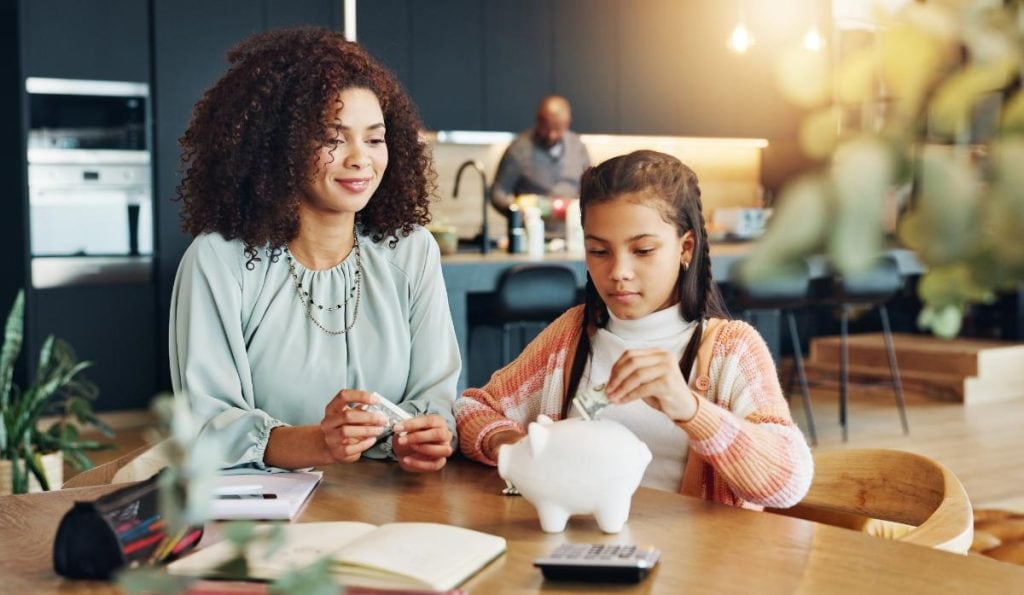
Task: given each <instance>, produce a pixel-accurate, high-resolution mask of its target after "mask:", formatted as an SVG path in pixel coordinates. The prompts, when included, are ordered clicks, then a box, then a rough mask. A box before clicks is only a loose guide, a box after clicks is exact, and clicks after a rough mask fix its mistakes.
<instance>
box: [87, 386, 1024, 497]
mask: <svg viewBox="0 0 1024 595" xmlns="http://www.w3.org/2000/svg"><path fill="white" fill-rule="evenodd" d="M798 395H799V393H796V394H794V395H793V396H792V398H791V399H790V408H791V410H792V412H793V418H794V419H795V420H796V421H797V423H798V424H799V425H800V427H801V428H806V423H805V421H804V415H803V408H802V404H801V402H800V398H799V396H798ZM907 400H908V403H907V405H908V409H907V416H908V418H909V422H910V435H909V436H904V435H903V434H902V431H901V429H900V423H899V416H898V414H897V412H896V405H895V401H894V399H893V395H892V390H891V388H890V387H889V386H888V385H884V386H874V387H871V386H868V387H864V386H855V387H853V388H852V389H851V395H850V400H849V402H850V430H849V442H847V443H843V442H842V437H841V433H840V429H839V419H838V412H839V406H838V397H837V394H836V392H835V391H834V390H830V389H828V388H826V387H812V392H811V402H812V404H813V410H814V418H815V422H816V425H817V430H818V446H817V449H819V450H836V449H843V448H895V449H899V450H908V451H912V452H916V453H919V454H922V455H925V456H927V457H931V458H933V459H935V460H937V461H939V462H941V463H943V464H944V465H946V466H947V467H949V468H950V469H951V470H952V471H953V472H954V473H955V474H956V475H957V477H959V478H960V480H961V481H962V482H963V484H964V486H965V487H966V489H967V493H968V495H969V496H970V497H971V501H972V502H973V503H974V505H975V507H990V506H992V507H1002V508H1011V509H1014V510H1020V511H1024V400H1018V401H1011V402H1004V403H979V404H974V405H967V406H964V405H961V404H959V403H950V402H940V401H935V400H932V399H928V398H926V397H924V396H922V395H920V394H914V393H908V395H907ZM147 431H151V430H150V428H140V427H129V428H126V429H123V430H120V431H119V433H118V436H117V438H116V440H115V441H116V443H117V445H118V449H117V450H115V451H103V452H100V453H95V456H94V457H93V458H94V460H96V462H97V463H99V462H103V461H107V460H110V459H113V458H116V457H117V456H120V454H123V453H125V452H130V451H131V450H133V449H135V448H136V447H138V446H139V445H141V444H143V441H144V438H143V436H144V434H145V433H146V432H147Z"/></svg>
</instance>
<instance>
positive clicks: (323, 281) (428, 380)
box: [170, 27, 460, 471]
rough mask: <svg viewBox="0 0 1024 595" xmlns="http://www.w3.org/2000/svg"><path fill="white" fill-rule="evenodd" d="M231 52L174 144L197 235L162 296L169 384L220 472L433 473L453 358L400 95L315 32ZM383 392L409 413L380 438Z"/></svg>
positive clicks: (360, 60)
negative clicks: (365, 468) (353, 469)
mask: <svg viewBox="0 0 1024 595" xmlns="http://www.w3.org/2000/svg"><path fill="white" fill-rule="evenodd" d="M228 59H229V61H230V62H231V68H230V70H229V71H228V72H227V74H225V75H224V77H223V78H221V79H220V80H219V81H218V82H217V83H215V84H214V85H213V87H212V88H210V90H208V91H207V92H206V94H205V95H204V96H203V99H202V100H201V101H200V102H199V103H198V105H197V106H196V109H195V112H194V115H193V119H192V122H191V123H190V124H189V127H188V130H187V131H186V132H185V136H184V137H183V138H182V140H181V144H182V147H183V171H184V172H185V175H184V178H183V180H182V183H181V186H180V187H179V193H180V197H181V202H182V218H183V222H184V227H185V229H186V231H188V232H189V233H191V234H192V235H193V236H195V240H194V241H193V242H192V245H191V246H190V247H189V249H188V251H187V252H186V253H185V255H184V257H183V258H182V261H181V265H180V266H179V268H178V275H177V278H176V279H175V283H174V293H173V296H172V305H171V325H170V326H171V329H170V342H171V353H170V355H171V380H172V381H173V385H174V389H175V391H185V392H187V393H188V395H189V398H190V399H191V402H192V409H193V411H194V412H195V414H196V415H197V416H198V417H199V418H200V420H201V422H202V424H203V430H202V431H203V432H204V433H211V434H218V435H219V436H220V437H221V438H222V440H223V442H224V445H225V450H224V452H223V453H220V454H222V456H223V465H224V466H225V467H255V468H260V469H262V468H265V467H281V468H289V469H293V468H299V467H310V466H315V465H326V464H330V463H350V462H354V461H356V460H358V459H360V458H362V457H370V458H377V459H385V458H386V459H393V460H397V461H398V464H399V465H400V466H401V467H402V468H403V469H405V470H408V471H433V470H437V469H440V468H441V467H442V466H444V464H445V461H446V460H447V457H448V456H449V455H450V454H451V453H452V450H453V447H454V442H453V433H454V430H455V420H454V418H453V416H452V401H453V400H454V398H455V386H456V382H457V379H458V376H459V369H460V360H459V352H458V346H457V343H456V341H455V331H454V328H453V326H452V319H451V315H450V313H449V310H448V303H447V298H446V294H445V290H444V281H443V279H442V277H441V263H440V252H439V250H438V247H437V244H436V243H435V242H434V240H433V238H432V237H431V235H430V233H429V232H427V231H426V229H424V228H423V227H422V226H423V225H424V224H425V223H426V222H427V221H428V220H429V215H428V211H427V206H428V201H429V195H430V191H431V180H430V174H431V167H430V159H429V155H428V154H427V152H426V149H425V147H424V146H423V144H422V143H421V142H420V140H419V138H418V134H419V129H420V128H421V124H420V121H419V118H418V117H417V115H416V110H415V108H414V107H413V105H412V102H411V101H410V100H409V97H408V96H407V95H406V94H405V92H404V91H402V89H401V87H400V86H399V84H398V82H397V81H396V80H395V77H394V76H393V75H392V74H391V73H390V72H388V71H387V70H385V69H384V68H383V67H382V66H381V65H379V64H377V63H376V62H374V61H373V59H372V58H370V56H368V55H367V54H366V52H364V51H363V50H362V48H360V47H359V46H358V45H356V44H354V43H350V42H348V41H346V40H345V39H344V37H343V36H342V35H341V34H340V33H337V32H333V31H329V30H327V29H319V28H309V27H306V28H297V29H282V30H276V31H271V32H267V33H262V34H259V35H256V36H253V37H251V38H249V39H247V40H245V41H243V42H242V43H241V44H239V45H238V46H236V47H235V48H234V49H232V50H231V52H229V54H228ZM373 393H378V394H379V395H380V396H375V395H374V394H373ZM378 399H388V400H390V401H392V402H395V403H397V404H398V406H399V407H400V408H402V409H404V410H405V411H406V412H407V413H409V414H411V415H413V417H412V418H411V419H408V420H406V421H403V422H401V423H399V424H398V425H396V426H394V428H393V429H394V433H391V432H387V431H386V429H385V427H386V423H385V422H386V419H385V417H384V415H383V414H382V413H379V412H372V411H367V410H363V409H365V408H366V407H367V406H369V405H374V404H376V403H377V402H378ZM353 406H354V407H353Z"/></svg>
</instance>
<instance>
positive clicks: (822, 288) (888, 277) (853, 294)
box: [815, 255, 910, 442]
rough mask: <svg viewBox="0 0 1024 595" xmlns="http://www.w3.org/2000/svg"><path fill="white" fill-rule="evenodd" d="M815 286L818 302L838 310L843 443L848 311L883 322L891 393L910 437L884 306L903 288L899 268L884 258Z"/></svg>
mask: <svg viewBox="0 0 1024 595" xmlns="http://www.w3.org/2000/svg"><path fill="white" fill-rule="evenodd" d="M823 281H824V282H823V283H819V284H818V285H817V287H818V288H817V290H816V291H815V293H817V294H818V295H819V301H820V302H822V303H825V304H830V305H834V306H837V307H838V308H839V425H840V426H841V427H842V430H843V441H844V442H845V441H846V439H847V417H848V414H847V399H848V396H847V393H848V388H849V381H850V378H849V376H850V370H849V367H850V361H849V359H850V354H849V345H848V337H849V333H850V329H849V326H850V311H851V310H852V309H853V308H855V307H868V308H877V309H878V314H879V317H880V318H881V320H882V336H883V338H884V340H885V350H886V355H887V356H888V360H889V373H890V375H891V377H892V388H893V393H894V394H895V397H896V406H897V408H898V409H899V414H900V423H901V425H902V426H903V433H904V434H909V433H910V428H909V426H908V424H907V409H906V402H905V400H904V398H903V383H902V382H901V381H900V368H899V365H898V364H897V362H896V347H895V344H894V343H893V339H892V328H891V327H890V324H889V311H888V309H886V307H885V304H886V302H888V301H889V300H890V299H892V297H893V296H895V295H896V293H897V292H898V291H899V290H900V289H902V288H903V276H902V275H901V274H900V269H899V265H898V263H897V262H896V259H895V258H893V257H892V256H888V255H886V256H883V257H881V258H879V259H878V260H876V261H875V263H874V264H873V265H872V266H871V267H870V268H868V269H867V270H865V271H863V272H860V273H853V274H846V275H838V274H837V275H834V276H833V277H832V278H830V279H825V280H823Z"/></svg>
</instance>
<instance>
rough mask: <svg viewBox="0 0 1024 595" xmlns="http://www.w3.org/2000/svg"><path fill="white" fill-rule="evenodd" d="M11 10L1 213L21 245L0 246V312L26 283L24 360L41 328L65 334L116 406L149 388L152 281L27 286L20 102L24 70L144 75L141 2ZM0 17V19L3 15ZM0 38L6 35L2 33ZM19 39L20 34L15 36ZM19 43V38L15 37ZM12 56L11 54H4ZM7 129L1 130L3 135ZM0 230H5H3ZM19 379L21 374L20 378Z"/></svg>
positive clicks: (27, 3) (35, 348) (33, 354)
mask: <svg viewBox="0 0 1024 595" xmlns="http://www.w3.org/2000/svg"><path fill="white" fill-rule="evenodd" d="M10 4H12V5H14V6H13V7H12V9H14V7H17V8H16V9H17V10H18V11H19V14H18V15H17V16H16V17H14V16H12V17H11V19H10V23H16V24H17V25H18V28H19V30H18V31H17V32H16V34H15V35H14V37H13V39H15V40H18V41H16V42H15V43H16V47H15V48H14V49H13V51H12V52H11V53H10V54H5V55H12V56H20V64H21V66H22V68H21V71H20V72H19V73H18V74H17V75H15V76H14V77H13V80H12V81H11V83H12V84H10V86H6V85H5V86H4V87H3V88H8V89H10V90H11V91H10V93H11V98H12V101H13V102H15V103H13V105H12V109H8V110H5V113H8V114H16V115H17V117H15V118H12V121H13V122H16V126H17V129H18V130H17V135H15V136H14V137H13V138H17V139H18V143H17V147H16V148H14V147H13V145H12V147H11V154H12V156H13V157H12V158H11V159H9V160H5V161H7V162H9V163H11V164H15V165H14V166H15V167H17V169H18V175H17V176H16V177H11V178H9V177H8V176H6V175H5V176H4V179H5V180H6V181H7V182H8V183H9V184H10V183H12V182H14V183H16V184H17V186H16V187H10V186H9V187H8V192H10V193H11V194H13V195H14V196H16V197H17V199H16V201H14V200H12V201H11V202H12V203H13V202H17V203H18V204H17V206H16V207H14V206H13V205H12V207H10V208H11V210H10V211H8V215H11V214H15V215H16V216H15V217H13V218H12V219H11V221H12V222H16V224H17V225H18V227H19V229H18V231H17V234H16V236H14V237H17V238H18V241H19V242H20V244H21V245H20V246H19V247H18V248H17V250H16V251H15V252H7V251H6V250H5V251H4V253H5V254H8V255H11V256H13V255H14V254H20V255H21V258H20V259H12V260H13V262H16V263H17V266H16V267H14V266H12V267H11V269H10V271H9V272H8V271H6V270H5V275H4V276H5V277H6V278H7V279H9V281H8V282H6V283H5V286H4V288H3V290H2V292H0V295H2V296H3V303H2V311H3V314H4V315H5V316H6V314H7V311H8V308H9V307H10V303H11V301H12V300H13V298H14V295H15V294H16V292H17V291H18V290H19V289H22V288H25V291H26V310H25V339H24V347H23V350H24V354H25V355H24V361H25V364H26V365H27V369H28V370H34V369H35V367H36V365H37V359H38V355H39V351H40V348H41V347H42V345H43V343H44V341H45V340H46V337H47V336H48V335H51V334H52V335H54V336H56V337H58V338H60V339H63V340H65V341H67V342H68V343H69V344H70V345H71V346H72V347H73V348H74V349H75V351H76V353H77V355H78V357H79V359H80V360H83V361H91V362H93V364H94V365H93V367H91V368H90V369H89V370H88V371H87V372H85V374H84V375H85V376H86V377H88V378H89V379H90V380H92V381H94V382H95V383H96V384H97V385H98V386H99V388H100V397H99V400H98V401H97V403H96V406H97V408H98V409H118V408H124V407H125V406H139V405H144V404H145V403H146V402H148V400H149V398H150V397H152V395H153V393H154V392H155V389H156V374H155V368H156V356H155V352H156V336H157V332H156V322H157V313H156V293H155V290H154V286H153V284H152V283H151V282H146V281H142V282H125V283H118V284H104V285H91V286H87V285H69V286H66V287H60V288H53V289H34V288H32V287H31V283H30V274H29V270H30V265H29V259H28V255H27V243H28V237H27V236H28V227H29V226H28V217H27V213H26V212H27V211H28V192H27V188H26V187H25V186H24V177H25V172H26V166H27V164H26V153H25V146H24V144H22V142H21V140H22V135H23V134H24V133H25V129H26V119H27V112H26V111H25V105H24V103H23V97H24V91H25V83H24V79H25V78H26V77H48V78H67V79H86V80H114V81H129V82H141V83H148V82H149V81H150V78H151V72H150V44H149V5H148V3H146V2H139V1H137V0H108V1H104V2H95V1H91V0H23V1H21V2H12V3H10ZM4 21H5V22H7V19H4ZM4 37H6V36H4ZM19 38H20V39H19ZM17 44H20V45H17ZM9 62H11V63H13V64H17V63H19V60H10V61H9ZM5 136H6V135H5ZM3 235H4V236H5V237H6V236H7V233H3ZM19 382H22V383H23V382H24V377H21V378H19Z"/></svg>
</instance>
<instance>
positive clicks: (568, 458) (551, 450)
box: [498, 415, 651, 533]
mask: <svg viewBox="0 0 1024 595" xmlns="http://www.w3.org/2000/svg"><path fill="white" fill-rule="evenodd" d="M650 462H651V451H650V450H649V449H648V448H647V445H646V444H644V443H643V442H641V441H640V439H639V438H637V437H636V436H635V435H633V433H632V432H630V431H629V430H627V429H626V428H625V427H624V426H622V425H621V424H618V423H616V422H614V421H585V420H582V419H567V420H563V421H559V422H553V421H551V418H549V417H548V416H546V415H541V416H540V417H538V418H537V421H536V422H534V423H531V424H530V427H529V428H528V429H527V435H526V437H525V438H523V439H522V440H520V441H519V442H517V443H515V444H511V445H507V446H502V447H501V449H500V450H499V451H498V474H499V475H500V476H501V477H502V479H505V480H508V481H511V482H512V483H513V484H514V485H515V487H516V489H518V490H519V492H520V493H521V494H522V495H523V497H524V498H526V499H527V500H529V501H530V503H531V504H533V505H534V507H536V509H537V514H538V516H540V526H541V528H542V529H544V531H546V532H548V533H560V532H561V531H564V530H565V524H566V522H568V520H569V516H570V515H574V514H593V515H594V518H595V519H596V520H597V525H598V527H600V528H601V530H602V531H604V532H605V533H618V532H619V531H621V530H622V526H623V525H625V524H626V520H627V519H628V518H629V505H630V500H631V499H632V497H633V492H635V491H636V488H637V486H639V485H640V480H641V479H642V478H643V476H644V470H645V469H647V464H648V463H650Z"/></svg>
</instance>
